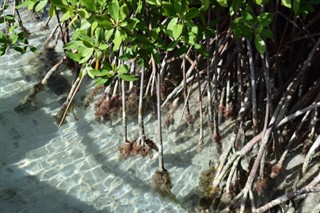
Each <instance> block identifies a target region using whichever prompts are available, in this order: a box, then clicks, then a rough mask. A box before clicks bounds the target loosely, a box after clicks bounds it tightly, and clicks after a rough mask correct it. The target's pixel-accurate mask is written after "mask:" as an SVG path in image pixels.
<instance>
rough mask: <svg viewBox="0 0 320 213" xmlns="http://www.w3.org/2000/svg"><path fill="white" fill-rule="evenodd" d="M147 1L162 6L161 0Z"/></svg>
mask: <svg viewBox="0 0 320 213" xmlns="http://www.w3.org/2000/svg"><path fill="white" fill-rule="evenodd" d="M146 2H147V3H148V4H151V5H156V6H161V2H160V0H146Z"/></svg>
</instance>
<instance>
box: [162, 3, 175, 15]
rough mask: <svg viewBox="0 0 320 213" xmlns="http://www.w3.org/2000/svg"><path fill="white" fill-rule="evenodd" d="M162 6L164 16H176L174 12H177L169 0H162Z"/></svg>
mask: <svg viewBox="0 0 320 213" xmlns="http://www.w3.org/2000/svg"><path fill="white" fill-rule="evenodd" d="M162 8H163V11H164V15H165V16H168V17H173V16H176V14H177V12H176V11H175V8H174V6H173V5H172V3H171V2H166V1H163V2H162Z"/></svg>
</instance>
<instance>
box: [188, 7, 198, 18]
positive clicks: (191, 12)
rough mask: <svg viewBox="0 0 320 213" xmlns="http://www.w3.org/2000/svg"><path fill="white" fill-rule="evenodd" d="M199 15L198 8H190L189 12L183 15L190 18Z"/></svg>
mask: <svg viewBox="0 0 320 213" xmlns="http://www.w3.org/2000/svg"><path fill="white" fill-rule="evenodd" d="M199 16H200V12H199V9H198V8H191V9H190V10H189V12H187V14H186V15H185V19H187V20H191V19H193V18H197V17H199Z"/></svg>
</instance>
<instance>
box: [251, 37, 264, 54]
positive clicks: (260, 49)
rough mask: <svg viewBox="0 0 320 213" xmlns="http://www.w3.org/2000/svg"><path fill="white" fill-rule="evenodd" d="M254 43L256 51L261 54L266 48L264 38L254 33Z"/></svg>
mask: <svg viewBox="0 0 320 213" xmlns="http://www.w3.org/2000/svg"><path fill="white" fill-rule="evenodd" d="M254 43H255V46H256V48H257V50H258V52H259V53H260V54H263V53H264V52H265V50H266V43H265V42H264V40H263V39H262V38H261V37H260V36H259V35H256V36H255V39H254Z"/></svg>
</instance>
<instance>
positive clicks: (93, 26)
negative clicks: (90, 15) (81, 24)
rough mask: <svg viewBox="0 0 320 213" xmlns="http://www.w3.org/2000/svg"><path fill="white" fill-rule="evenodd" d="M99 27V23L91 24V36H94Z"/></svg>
mask: <svg viewBox="0 0 320 213" xmlns="http://www.w3.org/2000/svg"><path fill="white" fill-rule="evenodd" d="M97 27H98V22H97V21H96V20H95V21H93V23H92V24H91V35H94V31H95V30H96V28H97Z"/></svg>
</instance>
